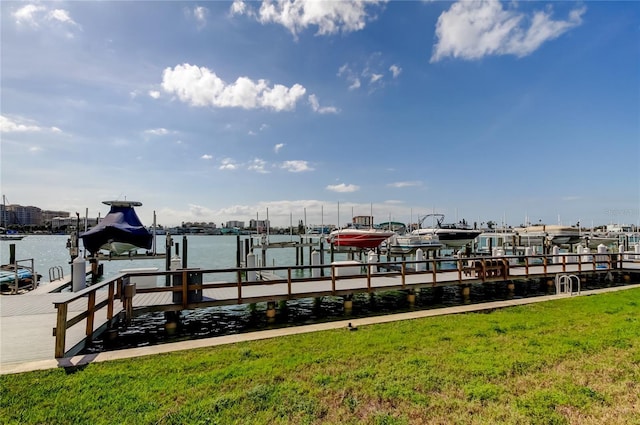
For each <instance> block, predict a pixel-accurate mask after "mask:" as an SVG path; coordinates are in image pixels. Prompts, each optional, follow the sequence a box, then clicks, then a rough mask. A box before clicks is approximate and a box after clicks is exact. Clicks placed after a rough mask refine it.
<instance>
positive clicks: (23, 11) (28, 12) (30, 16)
mask: <svg viewBox="0 0 640 425" xmlns="http://www.w3.org/2000/svg"><path fill="white" fill-rule="evenodd" d="M46 10H47V8H46V7H44V6H39V5H35V4H28V5H26V6H24V7H21V8H20V9H18V10H16V11H15V12H13V17H14V18H15V20H16V24H18V25H29V26H31V27H34V28H35V27H38V26H39V24H38V20H40V19H41V18H42V15H43V14H42V13H41V12H44V11H46ZM38 15H39V16H38Z"/></svg>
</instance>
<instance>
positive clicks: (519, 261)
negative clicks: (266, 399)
mask: <svg viewBox="0 0 640 425" xmlns="http://www.w3.org/2000/svg"><path fill="white" fill-rule="evenodd" d="M628 255H630V256H631V259H629V260H625V259H624V257H623V256H618V254H582V255H578V254H559V255H534V256H527V257H522V256H501V257H473V258H438V259H427V260H423V261H389V262H378V263H368V264H367V263H363V264H359V265H356V266H355V267H357V268H358V267H359V270H358V273H355V274H350V275H344V274H343V273H341V271H340V269H341V268H347V267H354V264H331V265H314V266H310V265H304V266H286V267H277V266H273V267H254V268H227V269H180V270H176V271H152V272H136V273H128V274H120V275H118V276H116V277H114V278H111V279H109V280H106V281H104V282H101V283H98V284H95V285H92V286H90V287H88V288H85V289H83V290H81V291H79V292H77V293H75V294H73V295H71V296H70V297H69V298H68V299H66V300H64V301H59V302H55V303H54V305H55V308H56V309H57V323H56V327H55V328H54V329H53V335H54V336H55V337H56V343H55V356H56V358H59V357H64V356H65V355H66V354H68V352H71V351H75V349H77V347H78V346H79V345H83V344H84V342H85V341H90V340H91V339H92V338H93V336H94V334H95V332H96V329H95V314H96V312H98V311H99V310H101V309H103V308H106V309H107V310H106V322H105V323H104V324H103V325H102V326H107V327H109V326H112V325H113V323H114V320H115V319H117V316H118V314H120V312H123V313H124V314H125V317H127V318H129V319H130V318H131V314H132V313H133V298H134V297H135V295H136V294H145V293H157V292H171V293H180V296H179V297H173V302H172V303H170V304H169V305H167V306H165V307H163V308H164V309H165V310H181V309H187V308H198V307H203V306H209V305H212V302H211V301H199V300H198V297H195V298H194V296H193V295H194V294H196V295H197V294H198V293H200V294H202V291H204V290H206V289H219V288H237V295H236V298H235V299H230V300H226V303H227V304H231V303H233V304H243V303H245V302H247V299H245V297H244V294H243V290H244V289H247V288H250V287H253V286H265V285H275V284H283V283H286V293H282V294H279V295H278V296H279V297H283V298H285V299H293V298H302V297H309V296H310V295H309V294H308V293H300V292H296V291H295V286H296V284H297V283H301V282H314V281H323V282H328V281H330V282H331V289H330V291H325V292H323V293H315V294H313V295H312V296H324V295H336V294H338V292H339V291H338V289H337V283H338V282H339V281H342V280H348V279H362V278H363V277H364V278H366V279H365V280H366V284H364V285H363V286H362V287H361V288H356V289H350V291H351V292H358V291H362V292H371V291H373V290H384V289H389V288H386V287H384V288H383V287H375V286H374V285H373V284H372V282H373V281H374V279H376V278H378V277H389V276H400V277H401V279H400V285H399V288H402V289H404V288H409V287H418V286H425V285H431V286H444V285H458V284H472V283H477V282H488V281H504V280H516V279H527V278H530V277H540V276H547V275H552V274H555V273H559V272H562V273H566V272H569V271H570V272H572V273H575V272H578V273H582V272H601V271H612V270H616V269H620V270H622V269H624V268H625V267H626V266H627V264H629V265H630V264H634V263H636V261H635V259H636V257H637V259H638V260H640V255H637V254H636V255H634V254H628ZM318 269H319V270H320V272H319V273H318V274H319V275H320V277H311V275H313V270H318ZM574 269H575V270H574ZM634 270H636V271H640V266H637V267H636V268H635V269H634ZM250 271H256V272H261V273H264V272H271V273H272V274H275V275H277V278H274V279H270V280H268V281H262V280H257V281H247V280H246V279H247V275H248V273H247V272H250ZM351 271H353V270H351ZM278 273H280V274H281V275H282V276H280V275H279V274H278ZM220 274H224V275H225V276H226V277H227V280H222V281H215V282H214V281H212V282H208V283H202V277H203V276H205V275H207V276H209V275H220ZM296 274H302V276H300V277H294V276H295V275H296ZM307 274H308V275H307ZM416 275H418V276H424V279H421V280H420V283H418V284H415V283H413V284H410V283H408V282H407V279H408V278H409V277H410V276H416ZM136 276H156V280H158V279H157V277H159V276H169V279H170V280H171V282H172V286H161V287H153V288H135V286H134V285H132V284H130V283H129V282H130V280H131V279H132V278H134V277H136ZM229 276H233V277H234V280H230V279H229ZM165 279H166V277H165ZM165 279H160V280H161V281H164V280H165ZM190 280H195V281H196V282H195V283H194V282H190ZM104 290H106V297H105V299H103V300H102V301H100V302H96V300H97V294H98V293H99V291H104ZM342 292H344V290H343V291H342ZM79 300H84V301H85V302H86V308H84V311H82V312H81V313H79V314H77V315H75V316H73V317H71V318H69V317H68V316H69V305H70V304H71V303H73V302H77V301H79ZM118 302H121V303H122V307H121V308H120V309H119V310H117V313H116V307H117V303H118ZM248 302H255V301H254V300H252V299H249V301H248ZM220 304H221V303H220V302H219V303H217V304H216V305H220ZM84 319H86V327H85V338H84V339H83V340H82V341H80V342H79V343H78V344H76V346H74V347H73V348H72V349H70V350H69V351H67V350H66V334H67V329H69V328H70V327H72V326H74V325H76V324H78V323H79V322H81V321H82V320H84Z"/></svg>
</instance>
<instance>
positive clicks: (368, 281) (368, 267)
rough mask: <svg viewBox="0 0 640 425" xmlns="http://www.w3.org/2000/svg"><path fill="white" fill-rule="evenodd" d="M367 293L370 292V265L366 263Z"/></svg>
mask: <svg viewBox="0 0 640 425" xmlns="http://www.w3.org/2000/svg"><path fill="white" fill-rule="evenodd" d="M367 291H369V292H371V263H367Z"/></svg>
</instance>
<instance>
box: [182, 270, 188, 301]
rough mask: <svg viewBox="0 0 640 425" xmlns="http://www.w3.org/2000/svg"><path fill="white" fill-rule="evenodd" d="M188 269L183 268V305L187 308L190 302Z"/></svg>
mask: <svg viewBox="0 0 640 425" xmlns="http://www.w3.org/2000/svg"><path fill="white" fill-rule="evenodd" d="M187 285H188V283H187V271H186V270H183V271H182V307H183V308H187V304H189V298H188V294H189V291H188V288H187Z"/></svg>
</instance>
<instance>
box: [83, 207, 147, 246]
mask: <svg viewBox="0 0 640 425" xmlns="http://www.w3.org/2000/svg"><path fill="white" fill-rule="evenodd" d="M80 237H81V238H82V243H83V244H84V247H85V248H86V249H87V250H88V251H89V252H91V253H92V254H95V253H96V252H98V251H99V250H100V247H102V246H103V245H104V244H106V243H110V242H125V243H129V244H131V245H134V246H137V247H139V248H144V249H151V246H152V243H153V235H152V234H151V233H149V231H148V230H147V229H146V228H145V227H144V226H143V225H142V222H141V221H140V219H139V218H138V215H137V214H136V212H135V210H134V209H133V207H132V206H131V205H123V204H118V203H112V204H111V209H110V210H109V213H108V214H107V215H106V216H105V217H104V218H103V219H102V220H101V221H100V223H98V225H97V226H95V227H94V228H92V229H91V230H89V231H87V232H84V233H82V234H81V235H80Z"/></svg>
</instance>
